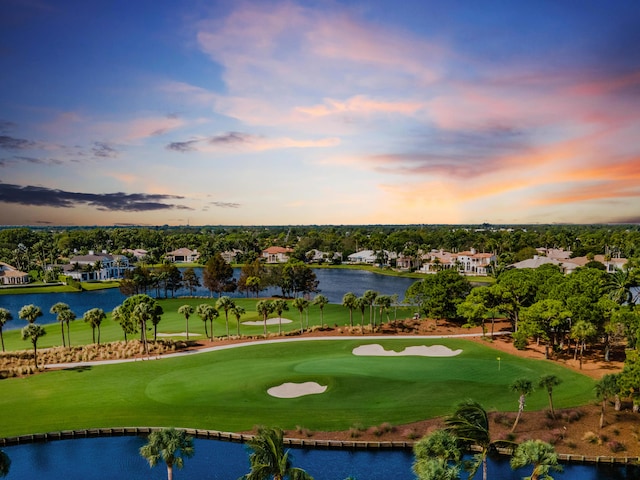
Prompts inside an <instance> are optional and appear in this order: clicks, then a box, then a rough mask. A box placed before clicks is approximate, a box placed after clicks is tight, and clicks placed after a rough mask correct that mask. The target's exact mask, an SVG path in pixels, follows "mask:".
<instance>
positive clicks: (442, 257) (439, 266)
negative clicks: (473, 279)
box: [420, 248, 496, 276]
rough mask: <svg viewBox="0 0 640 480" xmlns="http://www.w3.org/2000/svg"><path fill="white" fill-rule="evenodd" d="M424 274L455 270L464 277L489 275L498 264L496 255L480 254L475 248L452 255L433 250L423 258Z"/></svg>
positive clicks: (422, 269) (422, 270)
mask: <svg viewBox="0 0 640 480" xmlns="http://www.w3.org/2000/svg"><path fill="white" fill-rule="evenodd" d="M422 261H423V265H422V267H421V268H420V272H422V273H435V272H438V271H440V270H448V269H455V270H457V271H459V272H460V273H461V274H463V275H479V276H483V275H485V276H486V275H488V274H489V272H490V269H491V266H492V265H493V264H495V262H496V255H495V253H480V252H477V251H476V250H475V249H474V248H472V249H471V250H468V251H464V252H458V253H452V252H445V251H444V250H431V252H429V253H427V254H425V255H423V256H422Z"/></svg>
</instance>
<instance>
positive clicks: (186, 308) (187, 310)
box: [178, 304, 193, 340]
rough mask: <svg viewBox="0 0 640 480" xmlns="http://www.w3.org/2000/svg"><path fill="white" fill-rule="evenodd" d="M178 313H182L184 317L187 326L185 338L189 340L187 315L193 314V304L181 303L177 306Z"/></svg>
mask: <svg viewBox="0 0 640 480" xmlns="http://www.w3.org/2000/svg"><path fill="white" fill-rule="evenodd" d="M178 313H179V314H180V315H184V319H185V321H186V323H187V326H186V328H187V329H186V334H187V340H189V317H190V316H191V315H193V306H192V305H186V304H185V305H182V306H181V307H179V308H178Z"/></svg>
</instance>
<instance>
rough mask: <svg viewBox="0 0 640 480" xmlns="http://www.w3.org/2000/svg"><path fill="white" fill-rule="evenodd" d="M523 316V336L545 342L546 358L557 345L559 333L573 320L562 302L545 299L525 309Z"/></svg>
mask: <svg viewBox="0 0 640 480" xmlns="http://www.w3.org/2000/svg"><path fill="white" fill-rule="evenodd" d="M521 315H522V316H521V318H522V322H521V334H522V335H528V336H531V337H536V338H538V339H541V340H543V341H544V342H545V344H544V345H545V348H544V358H549V350H550V349H551V348H552V347H555V345H556V343H557V332H558V331H561V330H562V328H561V326H562V325H563V324H564V323H565V322H568V320H569V319H570V318H571V312H570V311H569V310H567V308H566V307H565V306H564V305H563V304H562V302H561V301H560V300H553V299H544V300H540V301H538V302H536V303H534V304H532V305H531V306H529V307H526V308H523V309H522V312H521Z"/></svg>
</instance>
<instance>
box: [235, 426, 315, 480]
mask: <svg viewBox="0 0 640 480" xmlns="http://www.w3.org/2000/svg"><path fill="white" fill-rule="evenodd" d="M283 437H284V433H283V431H282V430H280V429H279V428H268V427H258V434H257V435H256V436H255V437H253V439H252V440H249V442H247V444H248V446H249V448H251V450H253V452H252V453H251V454H250V455H249V463H250V464H251V471H250V472H249V473H247V474H246V475H244V476H242V477H241V480H269V479H273V480H284V478H286V477H288V478H290V479H291V480H313V477H312V476H311V475H309V474H308V473H307V472H306V471H304V470H302V469H301V468H295V467H293V466H292V462H291V457H290V456H289V450H285V449H284V438H283Z"/></svg>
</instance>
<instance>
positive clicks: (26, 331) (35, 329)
mask: <svg viewBox="0 0 640 480" xmlns="http://www.w3.org/2000/svg"><path fill="white" fill-rule="evenodd" d="M21 333H22V340H26V339H29V340H31V344H32V345H33V361H34V363H35V365H36V369H37V368H38V339H39V338H40V337H44V336H45V335H46V334H47V332H46V330H45V329H44V328H43V327H42V325H38V324H37V323H30V324H29V325H27V326H26V327H24V328H23V329H22V332H21Z"/></svg>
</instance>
